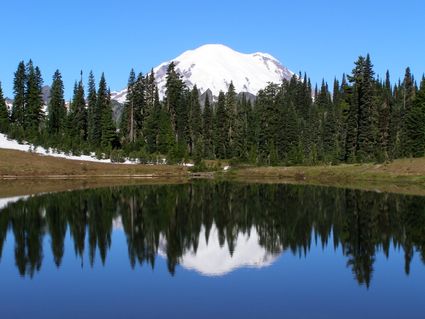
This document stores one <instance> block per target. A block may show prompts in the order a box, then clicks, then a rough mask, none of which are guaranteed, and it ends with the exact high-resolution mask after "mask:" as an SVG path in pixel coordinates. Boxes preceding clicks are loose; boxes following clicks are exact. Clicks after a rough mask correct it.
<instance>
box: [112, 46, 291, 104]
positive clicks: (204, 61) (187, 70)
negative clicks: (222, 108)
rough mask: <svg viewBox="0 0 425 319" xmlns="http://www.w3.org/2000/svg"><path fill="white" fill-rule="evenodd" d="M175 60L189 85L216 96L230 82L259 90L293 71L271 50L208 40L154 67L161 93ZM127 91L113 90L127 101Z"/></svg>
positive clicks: (241, 89)
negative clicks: (248, 51)
mask: <svg viewBox="0 0 425 319" xmlns="http://www.w3.org/2000/svg"><path fill="white" fill-rule="evenodd" d="M172 61H174V63H175V64H176V71H177V72H178V73H179V74H180V75H181V76H182V77H183V81H184V82H185V83H186V85H187V86H188V87H189V88H192V87H193V86H194V85H195V84H196V86H197V87H198V89H199V90H200V92H201V93H204V92H205V91H207V90H208V89H209V90H211V92H212V95H213V96H218V93H219V92H220V91H224V92H226V91H227V89H228V86H229V84H230V82H233V85H234V86H235V89H236V92H238V93H239V92H248V93H251V94H257V92H258V91H259V90H261V89H263V88H264V87H265V86H266V85H267V83H269V82H272V83H280V82H281V81H282V80H283V79H289V78H290V77H292V75H293V72H291V71H290V70H288V69H287V68H286V67H284V66H283V65H282V64H281V63H280V62H279V61H278V60H277V59H276V58H274V57H273V56H271V55H270V54H267V53H261V52H256V53H251V54H246V53H240V52H237V51H235V50H233V49H231V48H229V47H227V46H225V45H222V44H206V45H203V46H201V47H199V48H197V49H195V50H189V51H186V52H184V53H183V54H182V55H180V56H178V57H176V58H175V59H172V60H170V61H167V62H164V63H161V64H160V65H158V66H157V67H156V68H154V72H155V80H156V83H157V85H158V89H159V93H160V96H161V97H164V95H165V83H166V72H167V68H168V66H169V64H170V63H171V62H172ZM126 94H127V90H126V89H124V90H122V91H120V92H113V93H112V99H113V100H116V101H118V102H120V103H123V102H125V98H126Z"/></svg>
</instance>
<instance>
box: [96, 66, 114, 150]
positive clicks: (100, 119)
mask: <svg viewBox="0 0 425 319" xmlns="http://www.w3.org/2000/svg"><path fill="white" fill-rule="evenodd" d="M111 123H112V124H111ZM103 125H106V127H103ZM112 126H113V121H112V109H111V105H110V100H109V93H108V88H107V86H106V80H105V75H104V74H103V73H102V75H101V77H100V81H99V88H98V90H97V95H96V108H95V110H94V123H93V128H94V130H93V138H94V145H95V146H100V145H101V146H102V147H106V146H110V139H109V138H110V133H111V130H112ZM104 134H105V136H104V137H102V136H103V135H104Z"/></svg>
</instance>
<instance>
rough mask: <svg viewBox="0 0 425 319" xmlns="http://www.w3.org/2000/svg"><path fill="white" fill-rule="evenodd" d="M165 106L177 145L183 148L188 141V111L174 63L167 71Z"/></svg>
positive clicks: (181, 83)
mask: <svg viewBox="0 0 425 319" xmlns="http://www.w3.org/2000/svg"><path fill="white" fill-rule="evenodd" d="M165 87H166V91H165V104H166V106H167V109H168V112H169V114H170V116H171V123H172V126H173V131H174V132H175V136H176V142H177V144H179V145H181V146H182V147H184V145H185V144H186V143H187V141H188V134H187V133H188V109H187V105H186V103H185V96H184V95H185V92H184V91H185V89H186V87H185V85H184V83H183V81H182V79H181V76H180V75H179V74H178V73H177V71H176V70H175V64H174V62H171V63H170V65H169V66H168V69H167V82H166V85H165Z"/></svg>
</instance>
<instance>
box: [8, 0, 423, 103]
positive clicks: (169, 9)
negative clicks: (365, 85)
mask: <svg viewBox="0 0 425 319" xmlns="http://www.w3.org/2000/svg"><path fill="white" fill-rule="evenodd" d="M1 13H2V14H1V18H0V30H1V33H0V34H1V47H0V48H1V49H0V50H1V53H0V80H1V81H2V84H3V88H4V91H5V95H7V96H11V95H12V80H13V72H14V71H15V70H16V67H17V64H18V62H19V61H20V60H28V59H29V58H32V59H33V61H34V62H35V64H37V65H39V66H40V68H41V71H42V74H43V78H44V82H45V83H46V84H50V82H51V77H52V74H53V73H54V71H55V69H57V68H59V69H60V70H61V72H62V74H63V77H64V80H65V85H66V95H67V98H69V97H70V94H71V89H72V86H73V83H74V81H75V80H76V79H78V78H79V72H80V70H83V72H84V74H85V78H86V77H87V74H88V71H89V70H91V69H92V70H93V71H94V73H95V75H96V79H99V76H100V73H101V72H102V71H104V72H105V75H106V79H107V81H108V84H109V85H110V87H111V89H112V90H118V89H121V88H123V87H124V86H125V85H126V83H127V78H128V73H129V70H130V68H131V67H134V68H135V69H136V71H142V72H146V71H148V70H149V69H150V68H151V67H154V66H156V65H158V64H159V63H161V62H163V61H165V60H170V59H172V58H174V57H176V56H177V55H179V54H180V53H182V52H183V51H185V50H187V49H193V48H196V47H198V46H200V45H202V44H206V43H222V44H225V45H228V46H230V47H232V48H233V49H235V50H238V51H241V52H245V53H250V52H256V51H263V52H267V53H270V54H272V55H273V56H275V57H276V58H278V59H279V60H280V61H281V62H282V63H283V64H284V65H285V66H287V67H288V68H289V69H291V70H292V71H294V72H298V71H307V73H308V74H309V75H310V76H311V78H312V81H313V82H319V81H320V80H321V78H322V77H323V78H325V79H326V80H327V81H329V82H331V81H332V80H333V78H334V76H338V77H339V76H340V75H341V74H342V73H343V72H350V71H351V70H352V66H353V62H354V60H355V59H356V58H357V57H358V56H359V55H360V54H366V53H367V52H369V53H370V54H371V57H372V62H373V63H374V65H375V70H376V72H377V73H378V74H381V75H383V74H384V73H385V71H386V69H387V68H388V69H389V70H390V72H391V76H392V79H393V80H394V79H396V78H399V77H400V76H402V74H403V73H404V69H405V67H406V66H408V65H409V66H410V67H411V68H412V71H413V73H414V74H415V75H416V77H417V78H418V77H420V76H421V75H422V73H423V72H425V36H424V34H425V33H424V32H425V18H424V17H425V1H423V0H405V1H400V0H398V1H395V0H374V1H371V0H357V1H337V0H332V1H330V0H329V1H327V0H321V1H317V0H310V1H308V0H297V1H294V0H291V1H287V0H281V1H278V0H274V1H272V0H260V1H258V0H257V1H251V0H245V1H242V0H241V1H232V0H227V1H222V0H215V1H194V0H190V1H189V0H187V1H185V0H180V1H171V0H168V1H166V0H150V1H136V0H121V1H108V0H103V1H100V0H73V1H70V0H69V1H67V0H62V1H58V0H38V1H34V0H20V1H15V0H4V1H2V4H1Z"/></svg>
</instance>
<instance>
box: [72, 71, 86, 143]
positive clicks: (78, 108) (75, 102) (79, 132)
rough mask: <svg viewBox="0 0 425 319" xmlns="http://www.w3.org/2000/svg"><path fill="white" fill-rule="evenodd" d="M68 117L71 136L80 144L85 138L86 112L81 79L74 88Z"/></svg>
mask: <svg viewBox="0 0 425 319" xmlns="http://www.w3.org/2000/svg"><path fill="white" fill-rule="evenodd" d="M81 75H82V73H81ZM69 117H70V124H71V127H70V132H71V136H72V137H73V138H74V139H76V141H77V142H78V143H82V142H83V141H85V140H86V138H87V110H86V101H85V94H84V85H83V80H82V77H81V79H80V81H79V83H78V84H77V83H76V84H75V87H74V96H73V98H72V102H71V108H70V112H69Z"/></svg>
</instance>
